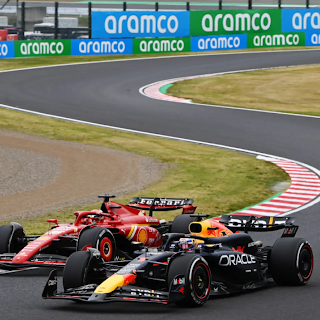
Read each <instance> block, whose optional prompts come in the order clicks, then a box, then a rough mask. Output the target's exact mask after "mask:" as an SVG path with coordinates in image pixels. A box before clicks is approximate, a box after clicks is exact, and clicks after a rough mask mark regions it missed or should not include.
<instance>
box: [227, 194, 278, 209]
mask: <svg viewBox="0 0 320 320" xmlns="http://www.w3.org/2000/svg"><path fill="white" fill-rule="evenodd" d="M282 194H283V192H278V193H277V194H275V195H274V196H272V197H271V198H269V199H266V200H264V201H261V202H259V203H256V204H254V205H252V206H250V207H246V208H243V209H241V210H237V211H233V212H230V213H228V214H232V213H235V212H241V211H244V210H247V209H250V208H252V207H256V206H258V205H259V204H262V203H265V202H268V201H270V200H272V199H274V198H276V197H279V196H281V195H282Z"/></svg>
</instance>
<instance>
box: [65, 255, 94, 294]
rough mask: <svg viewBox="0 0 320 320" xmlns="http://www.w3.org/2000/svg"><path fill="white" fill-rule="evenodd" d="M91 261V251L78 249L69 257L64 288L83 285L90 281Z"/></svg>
mask: <svg viewBox="0 0 320 320" xmlns="http://www.w3.org/2000/svg"><path fill="white" fill-rule="evenodd" d="M89 261H90V252H89V251H77V252H74V253H73V254H72V255H71V256H70V257H69V258H68V260H67V263H66V265H65V267H64V270H63V287H64V290H67V289H70V288H78V287H82V286H84V285H86V284H88V283H89V282H88V280H89V271H90V270H89Z"/></svg>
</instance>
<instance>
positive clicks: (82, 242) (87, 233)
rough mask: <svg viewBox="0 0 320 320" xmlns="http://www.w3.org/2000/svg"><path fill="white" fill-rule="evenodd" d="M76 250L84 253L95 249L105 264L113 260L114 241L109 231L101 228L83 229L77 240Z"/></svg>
mask: <svg viewBox="0 0 320 320" xmlns="http://www.w3.org/2000/svg"><path fill="white" fill-rule="evenodd" d="M77 248H78V250H82V251H86V250H87V248H95V249H97V250H99V251H100V254H101V257H102V259H103V260H104V261H105V262H108V261H110V260H113V259H114V255H115V251H116V241H115V239H114V236H113V234H112V233H111V231H110V230H108V229H106V228H101V227H94V228H90V229H85V230H84V231H83V232H82V233H81V234H80V237H79V240H78V247H77Z"/></svg>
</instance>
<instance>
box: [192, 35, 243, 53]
mask: <svg viewBox="0 0 320 320" xmlns="http://www.w3.org/2000/svg"><path fill="white" fill-rule="evenodd" d="M246 48H247V35H246V34H238V35H225V36H208V37H192V38H191V51H192V52H196V51H214V50H236V49H246Z"/></svg>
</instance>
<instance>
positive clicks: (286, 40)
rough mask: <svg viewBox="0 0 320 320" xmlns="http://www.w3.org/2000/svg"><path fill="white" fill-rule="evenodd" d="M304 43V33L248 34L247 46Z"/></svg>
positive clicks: (264, 46)
mask: <svg viewBox="0 0 320 320" xmlns="http://www.w3.org/2000/svg"><path fill="white" fill-rule="evenodd" d="M304 45H305V33H304V32H296V33H289V32H288V33H275V34H252V33H251V34H248V41H247V48H268V47H298V46H304Z"/></svg>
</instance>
